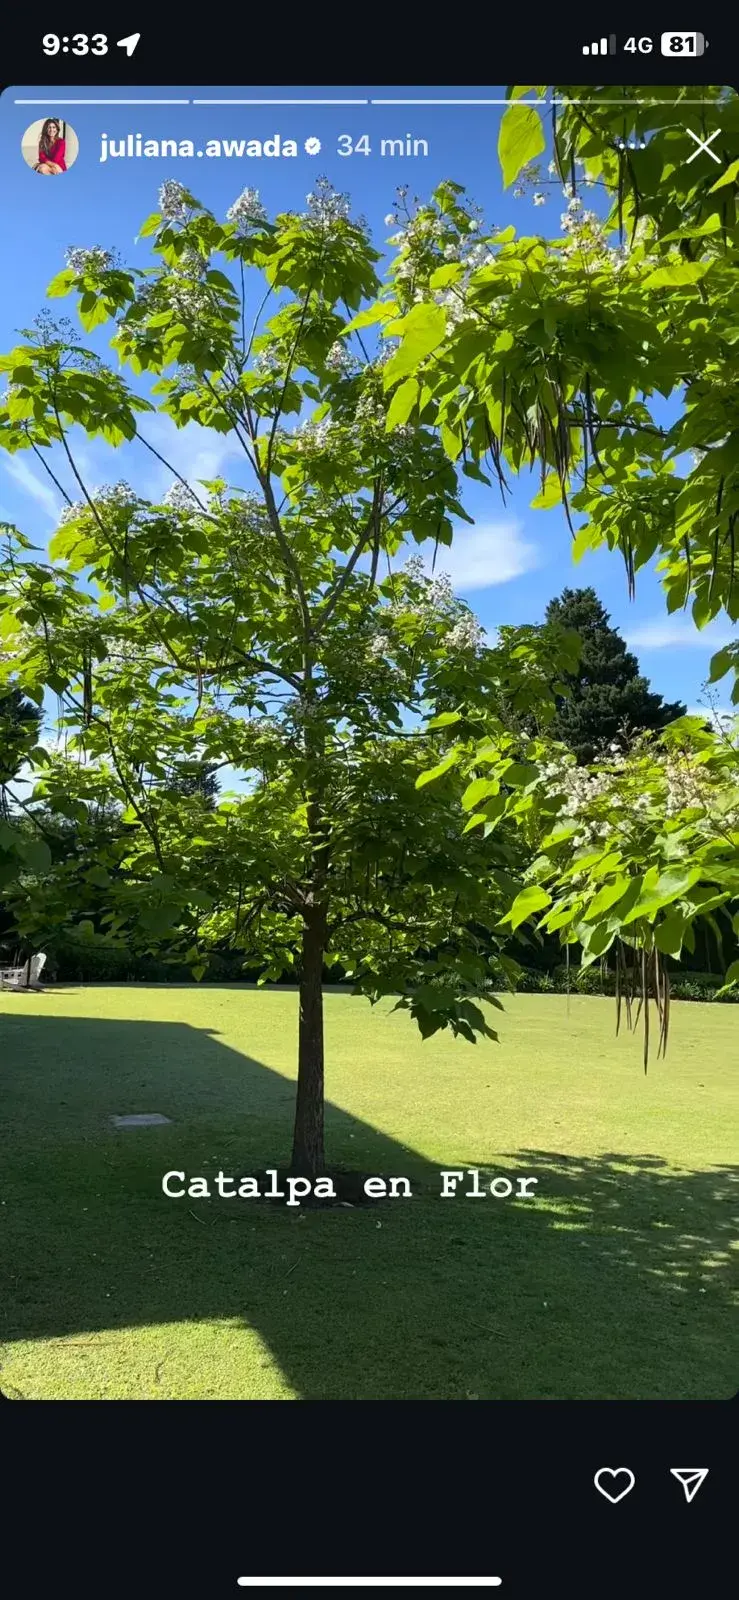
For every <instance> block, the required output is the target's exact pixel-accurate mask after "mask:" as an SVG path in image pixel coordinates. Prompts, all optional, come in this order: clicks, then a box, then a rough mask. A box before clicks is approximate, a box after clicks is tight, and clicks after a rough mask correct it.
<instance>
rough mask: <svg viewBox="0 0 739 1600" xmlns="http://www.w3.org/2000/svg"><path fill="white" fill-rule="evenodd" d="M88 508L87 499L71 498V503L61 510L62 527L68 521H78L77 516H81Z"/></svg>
mask: <svg viewBox="0 0 739 1600" xmlns="http://www.w3.org/2000/svg"><path fill="white" fill-rule="evenodd" d="M88 510H89V506H88V504H87V501H86V500H71V501H70V503H69V505H68V506H63V507H62V509H61V511H60V512H59V526H60V528H63V527H65V525H66V524H67V523H68V522H76V521H77V518H78V517H81V516H82V514H83V512H85V511H88Z"/></svg>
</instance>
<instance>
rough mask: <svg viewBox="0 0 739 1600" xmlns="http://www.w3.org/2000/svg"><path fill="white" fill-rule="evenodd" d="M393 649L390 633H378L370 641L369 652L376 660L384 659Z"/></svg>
mask: <svg viewBox="0 0 739 1600" xmlns="http://www.w3.org/2000/svg"><path fill="white" fill-rule="evenodd" d="M390 649H391V640H390V635H389V634H388V633H376V634H375V636H374V638H373V639H371V640H370V643H369V654H370V655H371V656H374V657H375V659H376V660H380V659H382V658H383V657H384V656H386V655H387V654H388V652H389V650H390Z"/></svg>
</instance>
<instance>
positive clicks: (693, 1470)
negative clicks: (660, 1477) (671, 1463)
mask: <svg viewBox="0 0 739 1600" xmlns="http://www.w3.org/2000/svg"><path fill="white" fill-rule="evenodd" d="M670 1472H671V1473H672V1476H673V1478H677V1481H678V1483H679V1484H681V1485H682V1488H683V1491H684V1494H685V1499H686V1500H687V1502H688V1505H690V1502H691V1500H694V1499H695V1497H696V1495H697V1493H698V1490H699V1489H700V1486H701V1484H702V1483H705V1481H706V1478H707V1477H708V1472H709V1468H708V1467H670Z"/></svg>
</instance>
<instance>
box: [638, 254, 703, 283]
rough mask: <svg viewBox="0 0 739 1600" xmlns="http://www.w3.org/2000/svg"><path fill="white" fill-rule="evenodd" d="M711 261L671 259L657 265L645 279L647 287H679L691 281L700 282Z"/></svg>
mask: <svg viewBox="0 0 739 1600" xmlns="http://www.w3.org/2000/svg"><path fill="white" fill-rule="evenodd" d="M710 265H711V263H710V261H671V262H668V264H667V265H666V266H664V267H657V269H656V271H655V272H650V273H649V274H648V276H647V277H646V278H645V279H644V288H645V289H677V288H681V287H683V286H684V285H686V284H689V283H700V280H701V278H705V275H706V273H707V272H708V269H709V267H710Z"/></svg>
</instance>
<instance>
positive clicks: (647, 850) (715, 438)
mask: <svg viewBox="0 0 739 1600" xmlns="http://www.w3.org/2000/svg"><path fill="white" fill-rule="evenodd" d="M531 92H533V93H534V94H535V95H536V96H537V97H542V96H544V94H545V90H544V88H542V87H537V88H536V89H534V90H533V91H532V90H531V89H530V88H529V86H519V87H516V88H514V89H512V90H511V91H510V98H511V104H510V105H509V107H508V109H507V110H506V112H505V115H504V116H503V118H502V121H501V128H500V138H499V154H500V162H501V168H502V176H503V181H504V184H505V185H506V186H509V187H510V186H515V187H514V193H515V192H516V189H518V191H519V192H520V194H521V195H523V194H524V193H526V192H528V193H530V194H531V196H532V198H533V202H534V205H535V206H537V207H540V206H541V207H545V206H546V204H547V202H548V201H549V200H551V199H552V198H553V200H554V204H555V206H556V209H557V211H558V212H559V213H560V216H559V224H558V225H557V224H556V223H555V227H554V229H553V230H551V231H548V233H547V236H545V235H544V234H536V235H529V236H527V235H519V234H517V232H516V230H515V228H513V227H511V228H509V229H508V230H506V232H505V233H500V232H497V233H490V234H489V235H485V234H484V233H483V234H481V236H480V242H479V246H478V252H477V253H476V255H475V256H474V257H470V255H469V254H467V255H465V254H461V255H460V254H459V253H455V252H451V253H450V254H449V256H448V257H447V254H446V251H445V250H442V249H439V248H437V244H436V239H435V236H434V232H433V224H434V215H435V208H434V206H433V204H432V205H431V206H429V207H427V208H426V209H425V210H424V211H422V212H421V213H419V214H418V215H417V216H416V217H415V218H414V220H413V224H412V226H410V227H409V228H408V229H407V230H406V231H405V236H404V240H403V246H402V252H401V253H402V256H403V260H402V262H401V267H400V270H401V271H402V272H403V274H404V275H405V276H407V277H410V278H411V279H412V281H413V283H414V286H415V291H416V296H417V311H416V313H415V315H416V316H417V317H418V318H419V319H420V317H421V315H422V314H423V312H424V309H425V314H426V316H427V318H428V319H429V324H433V326H434V330H435V331H434V333H433V336H432V338H431V340H430V342H429V343H428V344H427V345H426V346H425V347H424V344H423V341H419V340H418V337H417V334H416V331H415V327H411V326H410V325H408V324H407V325H406V326H405V327H403V329H402V331H401V345H400V348H399V350H398V353H397V355H396V356H395V357H393V361H392V362H391V363H389V364H388V369H387V372H386V378H387V380H388V382H389V387H390V393H391V397H392V398H391V414H392V415H395V416H402V417H403V418H411V419H412V418H413V417H414V416H415V415H416V414H417V412H418V414H420V415H422V416H423V418H424V420H425V421H426V423H427V425H429V426H431V425H435V426H437V427H438V429H439V433H440V438H441V440H442V443H443V446H444V449H445V450H446V451H447V453H448V455H449V458H450V460H453V461H458V460H460V459H464V458H471V459H472V460H473V461H474V462H476V463H478V464H480V465H482V466H485V465H488V470H490V471H492V473H493V475H494V476H495V477H497V478H498V479H499V481H500V483H501V484H502V485H503V486H505V483H506V481H507V479H508V477H509V475H511V474H516V473H518V472H519V471H520V470H521V468H522V467H526V466H528V467H530V468H534V469H535V470H536V471H537V472H538V474H539V479H540V482H539V492H538V494H537V495H536V498H535V499H534V500H533V502H532V503H533V505H534V506H535V507H552V506H557V505H561V506H562V508H563V510H564V513H565V516H566V517H567V519H568V520H569V522H570V528H571V533H572V541H573V544H572V549H573V556H574V559H575V560H576V561H577V560H580V559H582V558H583V557H584V556H586V555H587V553H588V552H589V551H590V550H594V549H598V548H602V547H605V548H608V549H610V550H612V551H614V552H616V553H618V554H619V555H620V556H621V558H622V560H623V562H624V564H625V569H626V575H627V582H628V588H629V592H630V593H632V594H633V592H634V588H635V585H636V582H637V575H638V572H639V570H640V569H641V568H644V567H646V566H647V565H648V564H650V563H652V562H653V561H655V558H656V562H657V570H658V572H659V574H660V578H661V581H662V584H663V588H664V591H665V599H666V605H667V610H668V611H669V612H676V611H680V610H687V609H689V613H690V616H691V617H692V620H693V622H694V624H695V626H696V628H698V629H700V628H703V627H704V626H705V625H706V624H707V623H708V622H710V621H711V620H713V619H716V618H720V619H721V622H722V625H724V626H727V625H730V624H732V623H733V624H736V623H737V621H739V572H738V571H737V535H738V534H739V430H738V429H737V406H736V350H737V326H738V313H739V275H738V272H737V268H738V266H739V215H738V212H737V186H738V184H739V98H738V97H737V95H736V94H735V93H734V92H733V91H729V90H722V89H711V88H708V89H705V90H702V91H701V94H702V97H703V99H704V105H703V108H702V110H700V111H696V110H695V109H694V108H693V109H691V111H690V113H688V112H687V109H686V107H687V103H688V102H690V101H691V99H693V100H694V98H695V91H694V90H685V91H683V92H678V93H676V92H675V91H674V90H672V89H669V90H668V89H665V88H663V89H658V90H654V91H652V90H650V91H649V94H648V95H647V96H645V95H644V92H643V91H640V90H637V89H634V90H633V98H632V100H631V102H629V99H628V91H624V89H623V88H622V87H616V86H614V87H612V88H603V87H598V88H594V87H592V86H589V87H577V88H575V89H573V88H569V87H564V88H558V89H557V91H556V94H555V95H554V96H553V97H552V108H551V113H550V114H549V115H550V116H551V125H550V127H549V128H547V126H546V121H545V117H544V116H543V115H542V113H541V112H540V110H539V108H538V106H537V105H532V104H529V103H527V102H526V100H525V96H526V95H527V94H528V93H531ZM689 116H695V118H696V122H698V121H699V120H700V119H703V124H702V125H703V126H704V127H705V128H707V127H709V126H710V128H711V130H712V132H713V137H712V148H713V151H714V152H715V154H716V158H715V160H713V159H707V158H704V159H703V160H702V161H698V160H687V159H686V149H687V147H688V138H687V134H686V118H688V117H689ZM714 130H715V131H714ZM691 148H692V146H691ZM547 157H549V159H548V160H547ZM542 214H543V215H546V213H545V212H543V213H542ZM389 294H390V295H392V291H390V292H389ZM666 401H670V402H671V412H669V413H668V412H666V406H665V402H666ZM668 419H669V420H668ZM730 674H733V685H732V688H731V697H732V702H733V704H734V705H735V706H736V705H739V637H737V635H736V631H734V634H733V637H732V636H731V633H730V637H729V640H728V642H726V643H725V644H723V645H722V647H721V648H720V649H719V650H718V651H717V652H716V653H715V654H714V656H713V658H712V661H711V668H710V677H711V681H712V682H714V683H718V682H720V681H721V680H724V679H726V678H727V677H728V676H729V675H730ZM677 709H678V708H677V707H675V710H677ZM704 722H705V719H704V718H703V717H693V718H690V717H688V718H681V719H679V720H677V721H675V722H674V723H673V725H672V727H671V728H670V729H669V730H667V731H666V732H665V734H664V737H663V738H662V739H659V740H652V741H646V742H643V743H642V744H640V745H639V747H638V748H637V749H636V750H635V752H634V754H633V757H630V758H628V759H624V758H623V757H619V756H618V753H617V752H614V751H611V753H610V757H607V758H606V760H605V762H603V763H600V764H599V765H598V766H597V767H596V768H594V769H593V771H592V773H590V774H588V773H584V772H583V773H577V772H573V771H571V770H570V768H569V766H568V764H567V762H566V761H565V760H564V759H563V757H562V753H560V754H559V755H558V756H555V757H554V758H553V759H548V760H547V761H545V763H544V764H543V766H542V768H541V770H540V774H539V779H538V782H537V783H534V784H532V786H531V789H530V791H529V799H530V801H531V805H532V808H533V810H534V811H538V810H539V808H540V807H541V811H540V815H541V819H542V823H543V827H542V831H541V851H540V853H535V854H534V856H533V857H532V859H531V861H530V862H529V864H528V867H527V870H526V874H525V876H526V880H527V881H526V883H525V884H524V887H523V889H522V891H521V893H520V895H519V896H518V897H517V899H516V902H515V903H514V905H513V906H512V907H511V910H510V912H508V913H507V914H506V915H507V919H508V920H509V922H510V924H511V925H512V926H514V927H517V926H523V925H525V924H526V923H529V922H531V921H533V922H534V923H535V925H536V927H537V928H538V929H542V930H544V931H546V932H550V933H551V932H555V931H556V932H558V933H559V936H560V938H561V939H562V941H563V943H564V944H565V945H566V946H567V948H568V950H569V947H570V946H575V947H579V948H580V950H581V951H582V955H583V960H584V961H585V962H590V961H594V960H596V959H603V958H605V957H607V956H609V952H610V953H611V954H610V959H611V960H613V961H615V962H617V963H618V964H619V970H621V967H622V965H623V963H624V961H627V962H628V970H629V979H628V982H629V984H630V985H631V986H632V987H634V986H636V987H638V989H639V990H640V993H641V997H642V1002H643V1016H644V1019H645V1022H647V1023H648V1016H649V1012H648V1005H647V1004H646V1003H645V1002H646V1001H647V997H648V994H649V993H651V994H652V995H653V997H654V998H655V999H656V1001H657V1004H658V1008H659V1014H660V1025H661V1029H662V1039H663V1042H664V1039H665V1038H666V1027H667V1017H668V1015H669V1010H668V1008H666V1006H665V994H666V992H668V989H669V983H668V977H667V969H666V967H665V963H664V959H663V958H664V957H665V956H667V957H672V958H677V957H679V955H680V954H681V952H682V950H683V948H684V947H687V948H688V949H690V948H692V942H693V939H694V933H693V927H694V924H695V921H696V919H700V918H703V919H711V926H713V928H714V929H715V931H716V933H717V936H720V934H721V930H722V927H723V928H724V929H725V928H726V926H727V921H728V919H729V918H733V931H734V933H736V931H737V929H739V806H738V802H737V793H738V791H737V778H738V767H737V736H736V732H733V733H732V731H731V729H730V727H728V726H725V727H723V728H721V729H720V730H717V731H713V732H712V731H711V730H710V729H706V727H705V726H704ZM480 754H481V756H482V759H481V760H479V759H476V756H475V750H474V748H473V747H470V746H468V747H467V748H465V749H463V748H462V746H461V744H459V745H458V747H457V753H456V755H455V757H454V759H455V761H458V762H459V763H460V765H463V766H464V769H465V771H466V773H467V775H468V776H469V777H470V779H471V783H470V787H469V789H468V790H467V791H466V803H467V805H468V807H469V808H470V810H471V822H472V823H473V829H472V831H473V832H474V831H475V826H476V827H477V828H478V829H480V830H482V829H484V828H485V827H486V826H487V824H488V821H489V816H488V812H489V808H491V816H492V817H493V818H494V817H495V816H496V815H497V808H498V791H497V786H496V783H497V774H496V772H495V770H494V768H492V769H491V766H490V764H489V762H488V759H487V752H486V750H485V748H484V746H481V747H480ZM488 785H490V787H488ZM553 811H556V812H558V817H557V820H556V822H555V821H554V818H553ZM475 819H476V820H475ZM727 981H728V982H729V983H730V984H731V985H736V983H738V982H739V966H738V965H737V964H736V963H734V964H733V965H732V966H731V967H730V968H729V972H728V974H727ZM645 1048H648V1037H645Z"/></svg>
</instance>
